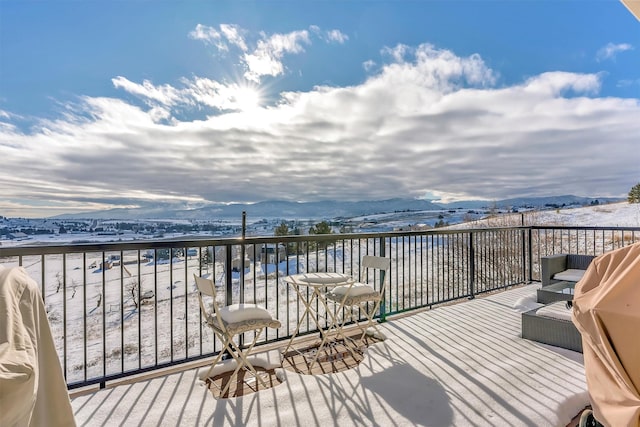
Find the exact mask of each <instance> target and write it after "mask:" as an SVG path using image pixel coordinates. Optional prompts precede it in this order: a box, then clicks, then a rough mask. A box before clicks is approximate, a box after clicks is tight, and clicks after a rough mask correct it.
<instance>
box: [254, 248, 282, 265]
mask: <svg viewBox="0 0 640 427" xmlns="http://www.w3.org/2000/svg"><path fill="white" fill-rule="evenodd" d="M260 249H261V250H260V262H261V263H262V264H276V263H277V262H279V261H282V260H284V259H286V257H287V249H286V247H285V246H284V245H282V244H279V245H276V244H265V245H262V247H261V248H260Z"/></svg>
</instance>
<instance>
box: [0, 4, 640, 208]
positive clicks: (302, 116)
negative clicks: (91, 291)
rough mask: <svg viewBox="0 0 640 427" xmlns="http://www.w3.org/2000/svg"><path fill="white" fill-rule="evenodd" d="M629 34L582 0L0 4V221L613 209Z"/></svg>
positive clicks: (631, 114)
mask: <svg viewBox="0 0 640 427" xmlns="http://www.w3.org/2000/svg"><path fill="white" fill-rule="evenodd" d="M639 55H640V22H638V20H637V19H636V18H635V17H634V16H633V15H632V14H631V13H630V12H629V11H628V10H627V9H626V8H625V6H624V5H623V4H622V3H621V2H619V1H615V0H609V1H607V0H601V1H481V0H476V1H401V0H398V1H373V0H372V1H341V2H333V1H313V2H310V1H298V2H285V1H269V2H248V1H235V2H224V1H218V2H205V1H182V2H178V1H162V2H151V1H130V2H124V1H103V2H102V1H101V2H99V1H88V2H78V1H68V2H63V1H55V0H54V1H47V2H43V1H11V0H2V1H0V158H1V159H2V162H3V168H2V169H1V170H0V188H1V189H2V191H0V215H7V216H50V215H55V214H58V213H65V212H82V211H90V210H95V209H108V208H113V207H134V206H143V205H147V204H150V203H157V202H170V203H175V204H177V205H188V206H194V207H195V206H202V205H206V204H209V203H229V202H247V203H250V202H257V201H261V200H270V199H281V200H297V201H311V200H326V199H341V200H367V199H384V198H391V197H430V198H435V199H441V200H460V199H487V200H496V199H502V198H507V197H515V196H547V195H560V194H576V195H582V196H594V197H604V196H625V195H626V193H627V192H628V191H629V189H630V188H631V186H633V185H634V184H636V183H637V182H638V181H640V173H639V172H640V150H638V149H637V143H638V139H639V138H638V137H639V136H640V59H639V58H640V56H639Z"/></svg>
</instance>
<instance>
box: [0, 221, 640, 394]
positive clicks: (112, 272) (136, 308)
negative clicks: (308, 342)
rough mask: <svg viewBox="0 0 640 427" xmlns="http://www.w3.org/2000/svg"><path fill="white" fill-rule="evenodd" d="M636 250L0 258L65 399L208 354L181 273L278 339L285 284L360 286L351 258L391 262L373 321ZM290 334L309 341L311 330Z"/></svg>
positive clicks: (470, 245)
mask: <svg viewBox="0 0 640 427" xmlns="http://www.w3.org/2000/svg"><path fill="white" fill-rule="evenodd" d="M638 241H640V228H622V227H614V228H602V227H505V228H491V229H472V230H437V229H436V230H428V231H411V232H391V233H367V234H331V235H305V236H286V237H248V238H244V239H241V238H228V239H185V240H172V241H136V242H127V243H122V242H117V243H104V244H72V245H56V246H51V245H46V246H28V247H8V248H0V264H2V265H4V266H6V267H9V266H22V267H24V268H25V269H26V270H27V272H28V273H29V274H30V276H31V277H32V278H34V279H35V280H36V282H37V283H38V284H39V286H40V289H41V293H42V297H43V300H44V304H45V308H46V310H47V313H48V318H49V322H50V325H51V328H52V331H53V334H54V339H55V342H56V347H57V351H58V355H59V356H60V360H61V364H62V367H63V371H64V373H65V377H66V379H67V383H68V385H69V387H70V388H76V387H81V386H85V385H90V384H101V385H102V386H104V385H105V384H106V382H107V381H110V380H115V379H119V378H122V377H126V376H129V375H135V374H139V373H143V372H147V371H151V370H155V369H160V368H164V367H167V366H171V365H174V364H179V363H184V362H187V361H192V360H196V359H200V358H204V357H209V356H211V355H212V354H214V353H216V352H218V351H220V343H219V342H218V341H216V340H215V339H214V337H213V334H212V333H211V331H210V330H209V329H208V328H207V327H206V326H205V325H204V324H203V319H202V316H201V313H200V310H199V305H198V297H197V293H196V290H195V285H194V281H193V274H197V275H206V276H208V277H211V278H212V279H213V280H214V283H215V285H216V287H217V289H218V294H219V295H220V297H221V298H223V299H224V302H225V303H226V304H231V303H236V302H247V303H255V304H258V305H260V306H262V307H264V308H266V309H267V310H269V311H270V312H271V313H272V314H273V315H274V316H275V317H277V318H278V319H279V320H280V321H281V322H282V327H281V328H280V329H277V330H269V331H268V333H267V334H266V336H263V337H262V338H261V339H260V344H266V343H271V342H275V341H278V340H286V339H287V338H289V337H290V336H291V334H292V333H293V331H294V329H295V325H296V324H297V322H298V320H299V316H300V315H301V307H302V304H301V302H300V301H298V300H297V296H296V293H295V292H294V291H293V290H292V289H290V288H289V286H288V285H287V284H286V283H285V282H284V281H283V277H284V276H286V275H290V274H296V273H302V272H314V271H335V272H342V273H346V274H350V275H352V276H354V277H356V278H358V279H361V280H368V281H373V282H374V283H375V284H376V285H379V283H377V282H379V277H365V276H363V275H364V271H361V269H360V259H362V256H363V255H381V256H386V257H389V258H391V261H392V263H391V269H390V271H389V277H388V279H389V280H387V282H386V283H387V286H388V288H387V293H386V300H385V301H384V304H382V307H381V310H380V313H379V317H380V318H381V319H382V320H384V318H385V317H386V316H389V315H392V314H397V313H401V312H405V311H409V310H414V309H417V308H424V307H434V306H437V305H438V304H443V303H447V302H450V301H454V300H459V299H463V298H473V297H475V296H476V295H478V294H482V293H486V292H491V291H494V290H497V289H501V288H505V287H508V286H512V285H515V284H520V283H525V282H529V281H533V280H537V279H538V278H539V277H540V272H539V260H540V257H541V256H544V255H549V254H554V253H584V254H592V255H599V254H602V253H604V252H607V251H609V250H612V249H616V248H618V247H622V246H626V245H629V244H632V243H636V242H638ZM301 331H302V333H303V334H304V333H307V334H311V333H314V332H317V329H316V327H315V324H313V322H311V323H307V324H303V326H302V329H301Z"/></svg>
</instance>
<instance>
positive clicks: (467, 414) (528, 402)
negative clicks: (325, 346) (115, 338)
mask: <svg viewBox="0 0 640 427" xmlns="http://www.w3.org/2000/svg"><path fill="white" fill-rule="evenodd" d="M536 288H537V285H528V286H524V287H520V288H516V289H512V290H509V291H506V292H500V293H497V294H494V295H491V296H488V297H486V298H477V299H475V300H472V301H468V302H464V303H461V304H455V305H450V306H445V307H439V308H436V309H434V310H430V311H425V312H422V313H418V314H415V315H410V316H406V317H403V318H398V319H395V320H390V321H388V322H386V323H384V324H383V325H382V326H383V328H384V332H385V334H386V335H387V337H388V338H387V340H386V341H384V342H382V343H378V344H375V345H373V346H371V347H369V349H368V351H367V354H366V357H365V359H364V361H363V362H362V363H361V364H360V365H359V367H358V368H357V369H352V370H349V371H346V372H341V373H337V374H329V375H316V376H308V375H299V374H295V373H292V372H289V371H284V372H283V374H284V377H285V382H284V383H282V384H280V385H279V386H277V387H275V388H273V389H268V390H263V391H260V392H258V393H254V394H251V395H248V396H243V397H239V398H232V399H222V400H215V399H214V398H213V397H212V396H211V394H210V393H209V392H208V391H207V389H206V388H205V387H204V386H203V385H202V384H201V383H200V381H199V380H198V373H199V371H200V370H198V369H193V370H189V371H184V372H180V373H175V374H171V375H168V376H164V377H159V378H155V379H150V380H145V381H141V382H137V383H134V384H127V385H120V386H117V387H115V388H110V389H104V390H101V391H98V392H95V393H93V394H88V395H83V396H79V397H76V398H74V399H73V401H72V405H73V408H74V412H75V416H76V420H77V422H78V425H91V426H95V425H145V426H146V425H167V426H177V425H180V426H197V425H214V426H223V425H256V426H272V425H278V426H294V425H304V426H313V425H339V426H371V425H381V426H386V425H391V426H409V425H424V426H488V425H490V426H536V427H541V426H566V425H567V424H568V423H569V422H570V421H571V419H572V418H573V417H574V416H575V415H576V414H577V413H578V412H579V411H580V410H581V409H583V408H584V407H585V406H586V405H588V404H589V400H588V396H587V388H586V384H585V379H584V365H583V359H582V355H581V354H579V353H575V352H572V351H569V350H564V349H560V348H556V347H550V346H546V345H542V344H539V343H536V342H532V341H528V340H524V339H522V338H520V328H521V313H520V311H518V310H516V309H514V308H513V307H517V306H522V301H523V300H524V301H527V300H529V301H530V300H532V298H534V294H535V290H536ZM525 305H526V304H525ZM202 369H204V368H202Z"/></svg>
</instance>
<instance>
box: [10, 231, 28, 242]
mask: <svg viewBox="0 0 640 427" xmlns="http://www.w3.org/2000/svg"><path fill="white" fill-rule="evenodd" d="M7 237H8V238H9V239H10V240H22V239H28V238H29V235H28V234H25V233H23V232H21V231H14V232H12V233H8V234H7Z"/></svg>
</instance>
